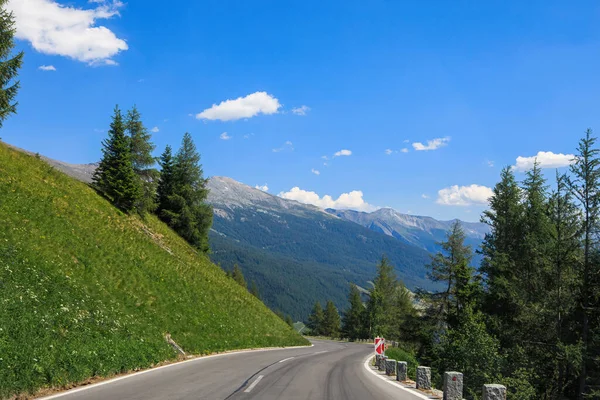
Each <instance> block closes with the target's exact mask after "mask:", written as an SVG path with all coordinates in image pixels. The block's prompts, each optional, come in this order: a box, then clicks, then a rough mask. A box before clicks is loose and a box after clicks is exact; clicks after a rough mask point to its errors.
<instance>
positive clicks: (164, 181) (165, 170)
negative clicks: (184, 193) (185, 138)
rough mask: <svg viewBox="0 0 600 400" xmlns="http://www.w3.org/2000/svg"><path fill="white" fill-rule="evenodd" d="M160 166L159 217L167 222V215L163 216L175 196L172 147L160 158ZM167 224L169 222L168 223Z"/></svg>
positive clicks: (157, 199) (157, 190)
mask: <svg viewBox="0 0 600 400" xmlns="http://www.w3.org/2000/svg"><path fill="white" fill-rule="evenodd" d="M158 163H159V165H160V174H159V177H158V186H157V188H156V204H157V213H158V216H159V217H160V218H161V219H163V220H166V217H167V216H166V215H163V214H162V211H163V210H168V209H169V208H170V202H169V198H170V197H171V196H172V195H173V194H175V192H174V190H175V177H174V166H173V154H172V150H171V146H169V145H167V146H166V147H165V151H163V153H162V154H161V156H160V159H159V161H158ZM166 222H167V223H168V222H169V221H166Z"/></svg>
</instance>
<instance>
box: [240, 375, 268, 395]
mask: <svg viewBox="0 0 600 400" xmlns="http://www.w3.org/2000/svg"><path fill="white" fill-rule="evenodd" d="M262 378H264V375H259V376H258V378H256V380H255V381H254V382H252V385H250V386H248V389H246V390H244V393H250V392H251V391H252V389H254V387H255V386H256V385H258V382H260V381H261V379H262Z"/></svg>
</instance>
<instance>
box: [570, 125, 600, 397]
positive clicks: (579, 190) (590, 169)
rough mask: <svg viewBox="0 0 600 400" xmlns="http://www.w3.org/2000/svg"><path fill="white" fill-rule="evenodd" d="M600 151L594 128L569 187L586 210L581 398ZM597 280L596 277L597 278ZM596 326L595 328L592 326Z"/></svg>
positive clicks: (598, 212) (587, 360)
mask: <svg viewBox="0 0 600 400" xmlns="http://www.w3.org/2000/svg"><path fill="white" fill-rule="evenodd" d="M599 155H600V150H599V149H598V148H596V138H595V137H593V136H592V131H591V129H588V130H587V131H586V133H585V137H584V138H583V139H581V141H580V142H579V146H578V148H577V155H576V158H575V163H574V164H573V165H571V175H572V179H570V180H569V188H570V191H571V193H572V194H573V196H574V197H575V198H576V199H577V201H578V202H579V203H580V204H581V207H582V209H583V221H582V223H583V253H584V254H583V266H582V268H581V272H580V277H579V278H580V282H581V288H580V299H579V304H580V310H579V313H580V315H581V342H582V345H583V349H582V358H583V361H582V365H581V372H580V376H579V388H578V393H577V398H578V399H579V400H582V399H583V398H584V397H585V394H586V392H587V379H588V372H589V371H588V368H589V367H590V366H591V365H592V358H591V357H590V348H589V345H590V339H591V336H592V335H593V332H592V335H590V309H591V307H592V306H593V305H594V306H597V304H593V303H594V297H595V296H596V295H597V293H594V288H593V287H592V279H594V278H596V276H597V274H598V270H597V269H596V268H597V267H596V265H594V263H593V255H594V245H595V244H596V243H595V236H596V235H597V233H598V228H599V225H600V224H599V222H600V221H599V217H600V158H599V157H600V156H599ZM594 280H595V279H594ZM593 328H595V327H592V329H593Z"/></svg>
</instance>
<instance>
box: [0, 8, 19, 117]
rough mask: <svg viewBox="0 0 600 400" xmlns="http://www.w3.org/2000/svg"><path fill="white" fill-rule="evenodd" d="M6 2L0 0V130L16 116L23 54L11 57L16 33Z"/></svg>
mask: <svg viewBox="0 0 600 400" xmlns="http://www.w3.org/2000/svg"><path fill="white" fill-rule="evenodd" d="M7 3H8V1H7V0H0V128H1V127H2V124H3V122H4V121H5V120H6V118H8V117H9V116H10V115H11V114H16V112H17V105H18V103H17V102H16V101H15V97H16V96H17V92H18V91H19V81H15V78H16V77H17V75H18V72H19V68H21V64H22V63H23V54H24V53H23V52H22V51H21V52H19V53H17V54H16V55H15V56H11V51H12V49H13V48H14V46H15V43H14V35H15V32H16V28H15V19H14V16H13V13H12V12H11V11H8V10H7Z"/></svg>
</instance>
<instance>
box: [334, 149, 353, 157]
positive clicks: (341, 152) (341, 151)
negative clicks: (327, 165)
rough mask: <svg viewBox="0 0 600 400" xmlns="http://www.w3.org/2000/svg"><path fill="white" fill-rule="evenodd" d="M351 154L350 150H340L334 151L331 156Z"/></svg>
mask: <svg viewBox="0 0 600 400" xmlns="http://www.w3.org/2000/svg"><path fill="white" fill-rule="evenodd" d="M351 155H352V152H351V151H350V150H340V151H338V152H337V153H335V154H334V155H333V156H334V157H348V156H351Z"/></svg>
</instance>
